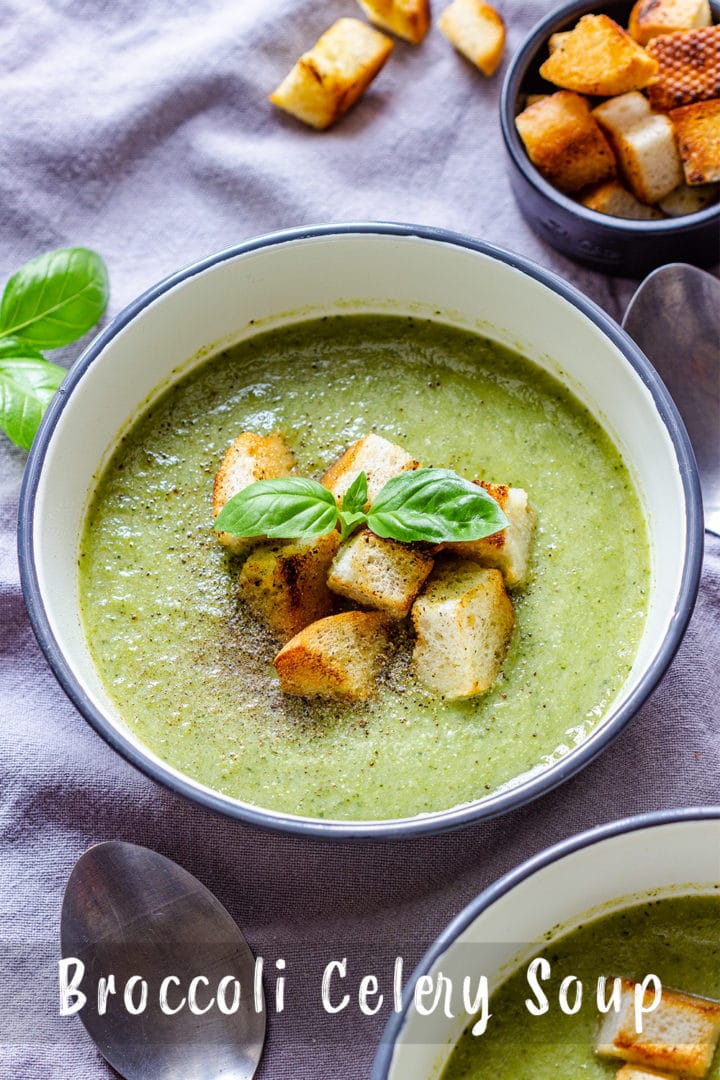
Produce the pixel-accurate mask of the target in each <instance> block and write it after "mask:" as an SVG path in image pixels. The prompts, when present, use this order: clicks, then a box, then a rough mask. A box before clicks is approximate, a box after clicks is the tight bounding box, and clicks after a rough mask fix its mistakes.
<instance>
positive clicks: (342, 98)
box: [270, 19, 393, 130]
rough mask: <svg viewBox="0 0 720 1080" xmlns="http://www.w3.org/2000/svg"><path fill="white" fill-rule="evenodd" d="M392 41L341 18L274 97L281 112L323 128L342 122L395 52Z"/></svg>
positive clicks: (271, 98)
mask: <svg viewBox="0 0 720 1080" xmlns="http://www.w3.org/2000/svg"><path fill="white" fill-rule="evenodd" d="M392 48H393V43H392V41H391V40H390V38H388V37H386V36H385V35H384V34H381V33H380V32H379V31H378V30H373V28H372V27H371V26H368V25H367V23H364V22H361V21H360V20H359V19H338V21H337V22H336V23H334V25H333V26H331V27H330V29H329V30H327V31H326V32H325V33H324V34H323V35H322V37H321V38H319V39H318V41H317V42H316V43H315V45H314V46H313V47H312V49H311V50H310V51H309V52H306V53H305V54H304V55H303V56H301V57H300V59H299V60H298V62H297V64H296V65H295V67H294V68H293V69H292V71H291V72H290V73H289V74H288V75H287V76H286V77H285V78H284V79H283V81H282V82H281V83H280V85H279V86H278V88H277V89H276V90H274V91H273V93H272V94H271V95H270V101H272V103H273V105H277V107H278V108H279V109H284V110H285V112H288V113H290V115H291V116H295V117H297V119H298V120H302V121H303V123H305V124H309V125H310V127H314V128H318V129H320V130H322V129H324V128H328V127H330V125H331V124H334V123H335V121H336V120H339V119H340V117H341V116H343V115H344V113H346V112H347V110H348V109H349V108H350V106H351V105H354V103H355V102H356V101H357V99H358V98H359V97H360V95H361V94H362V93H363V92H364V91H365V89H366V88H367V87H368V86H369V85H370V83H371V82H372V81H373V79H374V78H375V76H376V75H377V73H378V72H379V71H380V69H381V68H382V66H383V64H384V63H385V61H386V60H387V58H388V56H389V55H390V53H391V52H392Z"/></svg>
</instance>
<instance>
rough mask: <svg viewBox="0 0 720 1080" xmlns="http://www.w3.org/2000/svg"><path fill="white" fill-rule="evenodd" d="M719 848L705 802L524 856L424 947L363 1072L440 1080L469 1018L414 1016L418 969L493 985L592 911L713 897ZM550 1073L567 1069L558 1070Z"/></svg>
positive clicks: (393, 1079)
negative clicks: (525, 858)
mask: <svg viewBox="0 0 720 1080" xmlns="http://www.w3.org/2000/svg"><path fill="white" fill-rule="evenodd" d="M718 852H720V807H709V808H694V809H685V810H664V811H658V812H655V813H652V814H642V815H640V816H637V817H631V818H625V819H624V820H622V821H615V822H612V823H611V824H609V825H602V826H599V827H596V828H594V829H590V830H589V831H588V832H584V833H581V834H579V835H578V836H573V837H571V838H570V839H569V840H565V841H563V842H562V843H560V844H556V845H555V846H554V847H551V848H548V849H547V851H543V852H541V853H540V854H539V855H536V856H534V857H533V858H531V859H528V861H527V862H525V863H523V864H522V865H521V866H519V867H517V868H516V869H515V870H512V871H511V872H510V873H508V874H506V875H505V876H504V877H502V878H500V879H499V880H498V881H496V882H494V883H493V884H492V885H490V886H489V888H487V889H485V891H484V892H482V893H481V894H480V895H479V896H478V897H477V898H476V899H475V900H473V901H472V902H471V903H470V904H468V906H467V907H466V908H465V909H464V911H462V912H460V914H459V915H458V916H457V917H456V918H455V919H453V921H452V922H451V923H450V925H449V926H448V927H447V928H446V929H445V930H444V931H443V932H442V933H441V934H440V935H439V937H438V938H437V940H436V941H435V942H434V943H433V945H431V947H430V948H429V949H428V951H427V953H426V954H425V956H424V957H423V959H422V960H421V961H420V963H419V965H418V967H417V968H416V970H415V971H414V972H413V975H412V977H411V978H410V979H409V980H408V983H407V987H406V989H405V992H404V995H403V1009H402V1011H401V1012H397V1013H394V1014H393V1015H392V1016H391V1018H390V1020H389V1022H388V1024H387V1026H386V1028H385V1031H384V1034H383V1037H382V1040H381V1043H380V1046H379V1048H378V1052H377V1055H376V1058H375V1066H374V1069H373V1072H372V1078H371V1080H408V1077H412V1078H413V1080H440V1078H441V1077H442V1073H443V1069H444V1068H445V1066H446V1065H447V1062H448V1059H449V1057H450V1055H451V1054H452V1051H453V1048H454V1047H455V1045H456V1043H457V1041H458V1039H459V1038H460V1036H461V1035H462V1033H463V1031H464V1030H465V1028H466V1027H467V1025H468V1024H469V1022H470V1020H469V1018H468V1017H467V1015H463V1013H462V1012H461V1010H459V1009H458V1011H457V1015H455V1016H453V1017H448V1016H447V1015H445V1014H444V1012H443V1010H442V1008H439V1009H436V1010H435V1011H434V1012H433V1013H432V1014H431V1015H430V1016H421V1015H419V1014H418V1013H417V1012H416V1011H415V1009H414V1006H413V990H414V987H415V985H416V983H417V981H418V979H420V978H421V977H423V976H430V977H431V978H437V975H438V974H439V973H440V972H442V974H443V975H444V976H445V977H446V978H447V979H448V980H450V982H451V983H452V984H453V985H454V986H456V987H460V986H462V982H463V979H464V978H465V977H466V976H470V977H471V979H472V980H473V983H472V985H473V986H475V985H476V981H477V979H478V977H479V976H480V975H481V974H483V975H485V976H486V977H487V979H488V984H489V989H490V993H492V991H493V990H494V989H495V988H496V987H497V986H499V985H500V984H501V983H502V982H503V981H504V979H505V978H507V977H508V976H509V975H510V974H512V973H513V972H514V971H516V970H518V969H519V968H520V967H521V966H523V965H524V964H527V963H528V962H529V961H530V959H531V958H532V957H534V956H536V955H537V954H538V952H539V951H540V949H542V950H543V951H544V950H546V949H548V948H551V947H552V943H553V941H556V940H557V939H558V938H560V937H562V936H563V935H564V934H566V933H569V932H571V931H572V930H574V929H576V928H577V927H579V926H581V925H585V924H586V923H587V922H589V921H591V920H592V919H594V918H598V917H600V916H604V915H609V914H611V913H612V912H614V911H620V910H622V909H623V908H626V907H628V906H629V905H632V904H635V903H638V902H642V900H643V898H645V897H652V899H653V900H658V899H662V898H664V897H678V896H685V895H694V896H717V895H718V889H720V861H719V859H718ZM522 943H525V944H522ZM455 1000H457V997H456V998H455ZM490 1022H491V1023H492V1021H490ZM518 1036H519V1038H522V1035H521V1033H518ZM479 1038H481V1037H480V1036H479ZM558 1080H570V1077H567V1078H566V1077H565V1076H564V1075H562V1074H561V1073H560V1072H558ZM573 1080H574V1078H573Z"/></svg>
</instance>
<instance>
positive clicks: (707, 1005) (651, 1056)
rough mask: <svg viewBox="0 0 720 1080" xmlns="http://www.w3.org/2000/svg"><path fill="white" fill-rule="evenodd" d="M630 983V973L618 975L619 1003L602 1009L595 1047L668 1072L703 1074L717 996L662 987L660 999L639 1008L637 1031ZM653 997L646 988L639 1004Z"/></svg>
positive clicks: (712, 1041)
mask: <svg viewBox="0 0 720 1080" xmlns="http://www.w3.org/2000/svg"><path fill="white" fill-rule="evenodd" d="M636 986H637V984H636V983H634V982H633V981H632V980H631V979H623V980H622V998H621V1005H620V1009H619V1011H618V1012H615V1011H614V1010H613V1011H611V1012H609V1013H607V1014H606V1016H605V1019H604V1020H603V1023H602V1026H601V1028H600V1033H599V1035H598V1040H597V1044H596V1046H595V1053H596V1054H597V1055H598V1057H601V1058H620V1060H621V1061H627V1062H630V1063H631V1064H634V1065H643V1066H646V1067H647V1068H650V1069H658V1070H661V1071H662V1072H669V1073H672V1074H673V1075H674V1076H677V1075H679V1074H681V1075H682V1076H683V1077H686V1078H688V1077H704V1076H705V1075H706V1073H707V1072H708V1070H709V1068H710V1066H711V1064H712V1059H713V1055H714V1053H715V1047H716V1045H717V1041H718V1037H719V1036H720V1002H718V1001H710V1000H709V999H707V998H700V997H693V996H692V995H691V994H683V993H679V992H677V991H675V990H663V992H662V999H661V1001H660V1005H659V1006H658V1008H657V1009H656V1010H655V1011H654V1012H648V1013H645V1014H644V1016H643V1031H642V1033H641V1034H638V1033H637V1032H636V1031H635V988H636ZM653 999H654V993H653V992H652V991H651V990H647V991H646V992H645V997H644V998H643V1004H645V1005H647V1006H650V1004H651V1003H652V1001H653Z"/></svg>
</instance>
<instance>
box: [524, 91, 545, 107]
mask: <svg viewBox="0 0 720 1080" xmlns="http://www.w3.org/2000/svg"><path fill="white" fill-rule="evenodd" d="M547 96H548V95H547V94H526V95H525V108H526V109H527V108H528V107H529V106H530V105H537V103H538V101H544V100H545V98H546V97H547Z"/></svg>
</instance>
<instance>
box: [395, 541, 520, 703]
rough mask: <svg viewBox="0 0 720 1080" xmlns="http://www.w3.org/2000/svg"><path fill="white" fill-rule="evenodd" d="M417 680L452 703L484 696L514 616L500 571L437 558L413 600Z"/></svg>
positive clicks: (496, 671) (497, 667)
mask: <svg viewBox="0 0 720 1080" xmlns="http://www.w3.org/2000/svg"><path fill="white" fill-rule="evenodd" d="M412 620H413V625H414V627H415V633H416V634H417V642H416V644H415V649H414V650H413V661H414V664H415V672H416V674H417V677H418V680H419V681H420V682H421V683H422V684H423V686H426V687H427V689H428V690H431V691H432V692H433V693H435V694H439V695H440V696H441V697H444V698H448V699H451V700H455V699H458V698H469V697H475V696H476V695H477V694H484V693H485V692H486V691H487V690H489V689H490V687H491V686H492V685H493V683H494V682H495V680H496V679H497V677H498V674H499V672H500V668H501V666H502V662H503V660H504V658H505V653H506V651H507V647H508V643H509V641H510V636H511V634H512V630H513V625H514V622H515V615H514V612H513V606H512V603H511V602H510V598H509V596H508V594H507V593H506V591H505V585H504V584H503V578H502V574H501V573H500V571H499V570H488V569H486V568H485V567H483V566H478V565H477V564H475V563H471V562H466V561H465V560H463V559H454V558H445V557H444V556H443V557H441V558H440V559H439V560H438V562H437V563H436V566H435V570H434V571H433V573H432V575H431V577H430V580H429V582H428V585H427V588H426V589H425V592H424V593H422V595H421V596H419V597H418V599H417V600H416V601H415V603H414V605H413V609H412Z"/></svg>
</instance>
